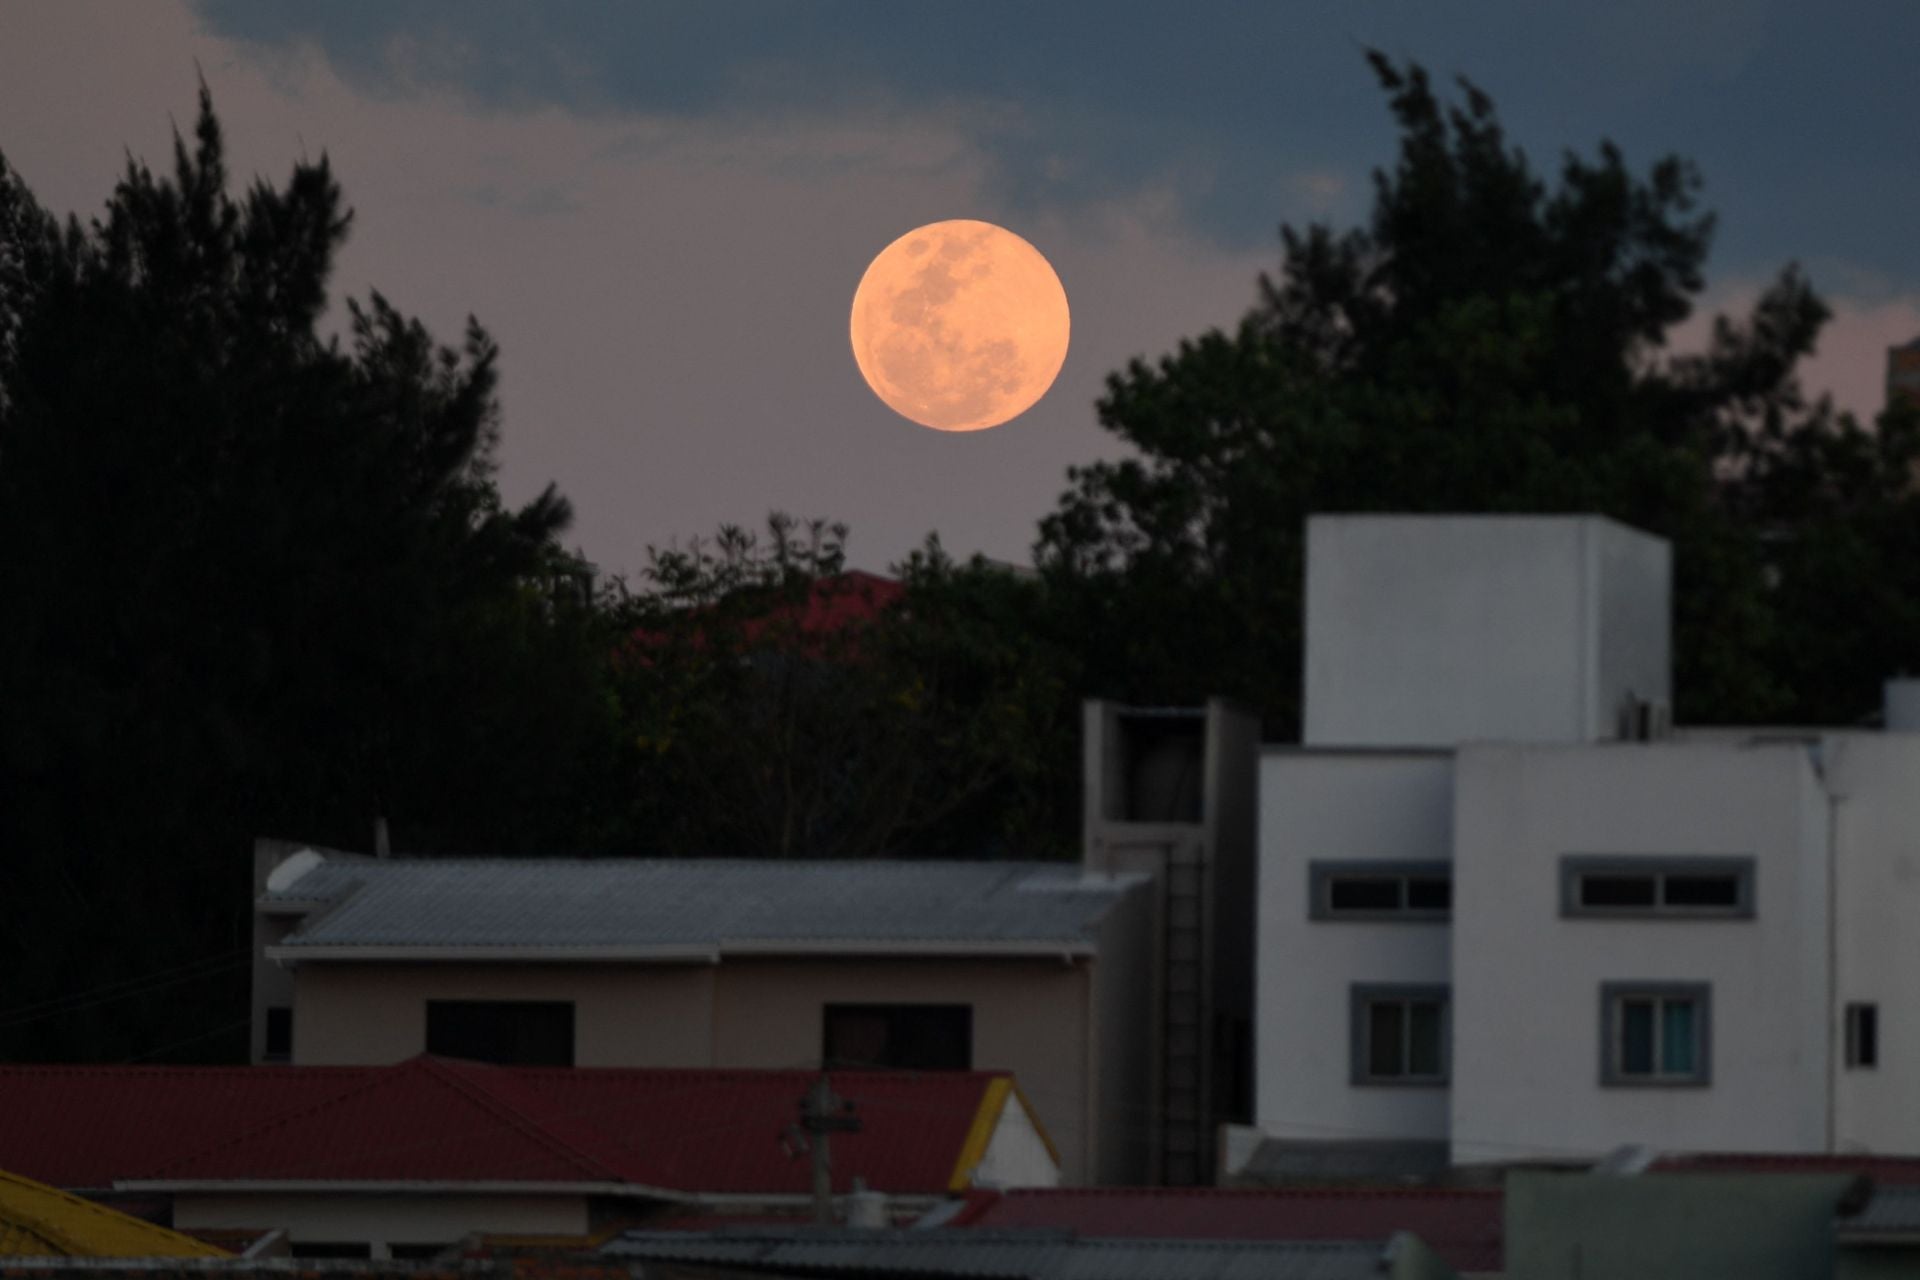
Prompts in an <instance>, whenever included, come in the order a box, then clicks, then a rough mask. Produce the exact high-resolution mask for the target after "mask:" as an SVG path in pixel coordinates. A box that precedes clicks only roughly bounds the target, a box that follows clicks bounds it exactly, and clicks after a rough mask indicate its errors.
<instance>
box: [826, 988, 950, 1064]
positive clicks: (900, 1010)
mask: <svg viewBox="0 0 1920 1280" xmlns="http://www.w3.org/2000/svg"><path fill="white" fill-rule="evenodd" d="M840 1013H860V1014H879V1015H882V1016H886V1017H889V1018H891V1017H897V1016H900V1015H907V1016H910V1017H911V1016H922V1017H924V1016H926V1015H928V1014H935V1015H938V1016H946V1017H953V1016H958V1017H959V1019H960V1020H961V1022H962V1024H963V1025H962V1026H961V1027H960V1032H961V1038H962V1044H963V1047H964V1052H963V1053H962V1054H961V1055H960V1056H961V1058H962V1059H963V1060H962V1061H961V1062H960V1063H959V1065H957V1066H952V1065H941V1066H931V1065H920V1064H913V1063H900V1062H855V1061H852V1060H840V1059H836V1058H835V1057H834V1054H833V1050H834V1047H835V1046H834V1043H833V1041H834V1031H833V1020H834V1016H835V1015H836V1014H840ZM973 1013H974V1007H973V1005H972V1004H971V1003H970V1002H967V1001H960V1000H925V1001H921V1000H831V1001H828V1002H826V1003H824V1004H822V1005H821V1006H820V1061H821V1064H822V1065H823V1066H826V1067H830V1068H835V1069H846V1070H853V1071H971V1070H973V1039H974V1037H973V1031H974V1027H973V1023H974V1018H973Z"/></svg>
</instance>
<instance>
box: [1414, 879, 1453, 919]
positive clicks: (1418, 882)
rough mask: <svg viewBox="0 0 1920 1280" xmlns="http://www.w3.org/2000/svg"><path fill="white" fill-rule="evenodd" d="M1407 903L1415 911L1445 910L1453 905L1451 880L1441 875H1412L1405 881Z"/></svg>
mask: <svg viewBox="0 0 1920 1280" xmlns="http://www.w3.org/2000/svg"><path fill="white" fill-rule="evenodd" d="M1407 905H1408V906H1409V907H1411V908H1413V909H1414V910H1415V911H1445V910H1447V909H1449V908H1450V907H1452V906H1453V881H1451V880H1448V879H1446V878H1445V877H1443V876H1414V877H1412V878H1411V879H1409V880H1408V881H1407Z"/></svg>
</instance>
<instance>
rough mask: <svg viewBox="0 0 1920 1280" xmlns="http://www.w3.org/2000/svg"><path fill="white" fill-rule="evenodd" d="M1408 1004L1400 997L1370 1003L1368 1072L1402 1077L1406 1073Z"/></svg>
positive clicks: (1376, 1074) (1372, 1074)
mask: <svg viewBox="0 0 1920 1280" xmlns="http://www.w3.org/2000/svg"><path fill="white" fill-rule="evenodd" d="M1406 1008H1407V1007H1406V1006H1405V1005H1404V1004H1402V1003H1400V1002H1399V1001H1398V1000H1375V1001H1374V1002H1373V1003H1372V1004H1369V1005H1368V1006H1367V1074H1368V1075H1370V1076H1399V1075H1404V1074H1405V1073H1406V1037H1405V1035H1404V1034H1403V1030H1404V1023H1405V1018H1406Z"/></svg>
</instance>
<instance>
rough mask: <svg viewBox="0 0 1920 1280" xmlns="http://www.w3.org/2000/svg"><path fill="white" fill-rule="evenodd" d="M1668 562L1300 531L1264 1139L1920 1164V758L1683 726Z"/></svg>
mask: <svg viewBox="0 0 1920 1280" xmlns="http://www.w3.org/2000/svg"><path fill="white" fill-rule="evenodd" d="M1669 563H1670V562H1669V557H1668V553H1667V548H1666V546H1665V544H1664V543H1662V542H1660V541H1659V540H1658V539H1654V538H1651V537H1648V536H1647V535H1644V534H1640V533H1637V532H1634V531H1632V530H1629V529H1626V528H1623V527H1622V526H1619V525H1616V524H1613V523H1612V522H1610V521H1606V520H1603V519H1598V518H1594V517H1526V518H1508V517H1332V518H1315V519H1314V520H1313V521H1311V522H1310V524H1309V529H1308V566H1307V584H1308V585H1307V607H1308V617H1307V622H1306V634H1307V651H1306V688H1305V692H1306V707H1305V724H1306V735H1305V736H1306V743H1305V745H1304V746H1302V747H1297V748H1293V747H1286V748H1268V749H1267V750H1266V752H1265V753H1264V754H1263V757H1262V760H1261V772H1260V783H1259V792H1260V826H1259V846H1260V847H1259V890H1258V912H1259V924H1258V933H1257V936H1258V940H1259V941H1258V958H1257V965H1256V987H1257V1010H1258V1031H1257V1046H1256V1047H1257V1058H1256V1060H1257V1067H1256V1098H1255V1111H1256V1123H1257V1125H1258V1127H1259V1128H1260V1129H1261V1130H1262V1131H1263V1132H1264V1133H1266V1134H1267V1135H1269V1136H1270V1137H1272V1138H1275V1139H1279V1140H1282V1141H1284V1142H1289V1143H1295V1144H1300V1145H1302V1146H1310V1145H1314V1144H1355V1143H1364V1142H1368V1141H1383V1140H1390V1141H1395V1142H1401V1143H1405V1142H1408V1141H1429V1142H1433V1143H1436V1144H1438V1143H1444V1144H1446V1147H1447V1152H1448V1155H1449V1157H1450V1158H1451V1160H1452V1161H1453V1162H1454V1163H1475V1162H1485V1161H1496V1160H1512V1159H1539V1158H1586V1157H1591V1156H1597V1155H1599V1154H1602V1153H1604V1152H1606V1151H1608V1150H1610V1149H1612V1148H1614V1147H1617V1146H1619V1145H1621V1144H1624V1143H1645V1144H1649V1145H1652V1146H1656V1147H1661V1148H1666V1149H1672V1150H1703V1151H1706V1150H1711V1151H1797V1152H1814V1151H1860V1150H1873V1151H1900V1152H1912V1151H1920V1111H1916V1109H1915V1108H1913V1107H1911V1106H1910V1105H1906V1104H1904V1102H1903V1100H1904V1099H1910V1098H1911V1097H1913V1096H1915V1091H1916V1089H1920V1030H1916V1027H1915V1025H1914V1024H1915V1022H1916V1021H1920V1019H1916V1018H1915V1017H1914V1016H1912V1013H1910V1012H1908V1011H1916V1012H1920V989H1916V990H1915V991H1914V992H1913V993H1912V994H1909V992H1908V990H1907V989H1908V988H1909V987H1914V988H1920V930H1916V929H1915V928H1913V927H1912V923H1913V922H1920V839H1916V835H1920V734H1912V733H1907V732H1899V731H1894V732H1885V733H1881V732H1863V731H1857V730H1856V731H1834V732H1822V731H1818V730H1795V731H1784V732H1777V733H1761V732H1755V731H1749V730H1740V731H1735V730H1681V731H1672V730H1670V729H1669V728H1668V726H1667V724H1666V717H1665V707H1666V700H1667V697H1668V688H1667V674H1666V672H1667V664H1668V653H1669V645H1668V612H1669V590H1670V589H1669V582H1670V568H1669ZM1894 692H1896V693H1899V692H1901V689H1900V686H1898V685H1896V686H1894ZM1895 705H1897V704H1895ZM1890 719H1891V720H1892V721H1893V724H1894V727H1895V728H1896V729H1899V728H1901V727H1903V725H1902V720H1901V716H1900V714H1899V713H1898V712H1896V713H1895V714H1894V715H1892V716H1891V717H1890Z"/></svg>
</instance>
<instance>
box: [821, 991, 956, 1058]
mask: <svg viewBox="0 0 1920 1280" xmlns="http://www.w3.org/2000/svg"><path fill="white" fill-rule="evenodd" d="M821 1022H822V1027H821V1050H820V1057H821V1059H822V1061H823V1062H824V1063H825V1064H826V1065H827V1066H829V1067H881V1068H888V1069H891V1070H899V1071H970V1070H972V1069H973V1006H972V1005H966V1004H830V1005H828V1006H827V1007H826V1009H825V1011H824V1014H823V1016H822V1019H821Z"/></svg>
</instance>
